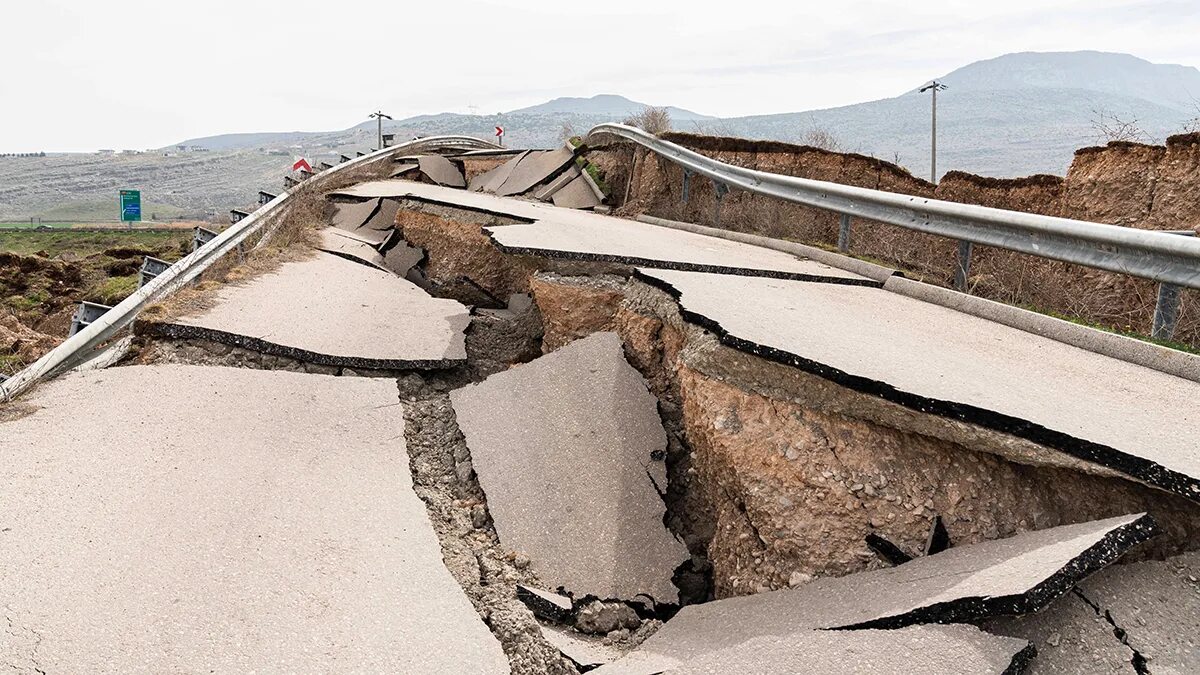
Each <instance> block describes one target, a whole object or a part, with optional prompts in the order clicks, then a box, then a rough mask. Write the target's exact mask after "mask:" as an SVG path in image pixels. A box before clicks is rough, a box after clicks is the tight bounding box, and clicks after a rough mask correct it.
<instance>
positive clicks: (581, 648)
mask: <svg viewBox="0 0 1200 675" xmlns="http://www.w3.org/2000/svg"><path fill="white" fill-rule="evenodd" d="M541 629H542V637H544V638H546V642H549V643H550V644H552V645H554V647H555V648H556V649H558V651H559V652H561V653H562V655H563V656H565V657H567V658H568V659H570V660H571V662H572V663H574V664H575V666H576V667H577V668H579V672H581V673H586V672H588V671H590V670H593V669H595V668H598V667H600V666H602V665H604V664H606V663H612V662H613V661H615V660H616V659H617V658H619V657H620V656H621V652H619V651H617V650H616V649H614V648H613V647H610V646H608V645H605V644H604V643H602V642H600V641H599V640H597V639H595V638H593V639H588V638H585V637H583V636H581V635H579V634H578V633H575V632H574V631H570V630H565V629H561V628H553V627H550V626H541Z"/></svg>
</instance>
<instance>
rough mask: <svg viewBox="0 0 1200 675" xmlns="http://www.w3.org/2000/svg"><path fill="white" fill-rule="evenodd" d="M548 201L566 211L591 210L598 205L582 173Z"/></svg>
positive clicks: (598, 202)
mask: <svg viewBox="0 0 1200 675" xmlns="http://www.w3.org/2000/svg"><path fill="white" fill-rule="evenodd" d="M550 199H551V200H552V201H553V202H554V205H555V206H559V207H562V208H567V209H592V208H595V207H597V206H599V205H600V200H599V199H597V198H596V194H595V193H594V192H592V188H591V186H589V185H588V183H587V181H586V180H585V179H584V177H583V174H582V173H581V174H580V175H578V176H576V177H575V179H574V180H572V181H571V182H570V183H567V184H566V185H564V186H563V187H562V189H560V190H558V191H556V192H555V193H554V194H553V195H552V196H551V197H550Z"/></svg>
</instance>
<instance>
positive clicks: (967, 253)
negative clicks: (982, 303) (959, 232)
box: [954, 239, 974, 293]
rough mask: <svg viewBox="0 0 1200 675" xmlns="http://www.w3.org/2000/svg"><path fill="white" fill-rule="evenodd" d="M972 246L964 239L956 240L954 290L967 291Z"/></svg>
mask: <svg viewBox="0 0 1200 675" xmlns="http://www.w3.org/2000/svg"><path fill="white" fill-rule="evenodd" d="M972 248H974V245H973V244H972V243H971V242H969V241H966V240H965V239H959V240H958V264H957V265H955V267H954V290H956V291H963V292H964V293H965V292H966V291H967V286H968V284H970V280H971V249H972Z"/></svg>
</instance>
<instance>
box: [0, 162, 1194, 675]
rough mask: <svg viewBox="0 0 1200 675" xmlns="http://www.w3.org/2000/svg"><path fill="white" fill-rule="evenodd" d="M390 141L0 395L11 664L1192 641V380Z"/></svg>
mask: <svg viewBox="0 0 1200 675" xmlns="http://www.w3.org/2000/svg"><path fill="white" fill-rule="evenodd" d="M383 175H385V176H390V177H391V179H389V180H375V181H368V182H364V183H360V184H358V185H354V186H351V187H348V188H342V189H339V190H336V191H334V192H332V193H331V194H329V195H328V196H327V206H328V208H327V211H326V217H327V220H326V223H327V224H328V225H330V227H328V228H325V229H322V230H320V231H319V232H318V233H317V237H316V241H315V243H314V245H313V250H312V251H310V252H308V253H306V254H305V255H302V256H298V257H297V259H289V260H288V261H287V262H282V263H280V264H279V265H277V266H276V267H275V268H274V269H271V270H270V271H267V272H265V273H261V274H259V275H258V276H256V277H253V278H250V279H248V280H245V281H242V282H240V283H237V284H230V285H226V286H222V287H220V288H218V289H217V290H216V291H215V292H214V293H211V294H210V295H209V296H208V297H206V298H205V299H204V300H203V301H202V302H198V303H194V304H190V305H188V304H184V305H183V306H181V307H175V308H173V309H171V310H170V311H168V312H166V313H165V314H164V313H157V314H154V315H153V316H154V317H155V318H153V319H147V320H144V321H139V324H138V326H137V327H136V333H137V336H138V339H137V341H136V342H135V350H134V353H132V354H131V355H130V356H129V357H128V358H127V359H126V360H125V361H124V362H122V363H121V364H118V365H117V366H115V367H110V368H107V369H104V370H92V371H89V372H77V373H70V374H68V375H65V376H63V377H61V378H59V379H58V380H57V381H54V382H52V383H49V384H47V385H45V386H43V387H41V388H40V389H38V390H36V391H35V392H34V393H33V394H32V395H30V396H28V397H26V398H24V399H22V400H20V401H17V402H16V403H14V404H10V406H9V409H8V410H4V409H0V420H7V421H3V422H0V439H2V440H0V445H2V447H3V450H4V452H3V455H2V459H0V479H2V480H3V481H4V482H5V484H6V486H9V487H7V488H6V489H5V490H4V491H0V514H2V515H0V518H3V522H0V530H2V532H0V543H2V544H3V546H4V551H5V556H4V558H3V559H0V595H2V597H3V599H4V602H3V607H4V611H5V621H6V629H5V631H4V633H3V637H2V638H0V659H3V663H5V664H7V665H11V666H12V667H13V668H14V669H16V670H18V671H28V672H39V671H45V672H54V671H104V670H109V671H137V670H144V669H146V668H147V667H148V665H147V664H150V665H149V667H150V669H153V670H198V669H201V668H208V669H210V670H216V671H228V670H239V671H244V670H260V671H279V670H321V671H325V670H333V669H337V670H348V671H385V670H386V671H394V672H447V673H449V672H470V673H475V672H480V673H482V672H508V671H511V672H517V673H543V672H554V673H570V672H584V671H589V670H595V672H598V673H645V674H650V673H712V672H755V673H792V672H829V673H837V672H845V673H862V672H926V673H959V672H994V673H1019V672H1026V671H1030V672H1045V673H1049V672H1054V673H1064V672H1065V673H1091V672H1130V673H1147V672H1196V671H1198V670H1200V654H1198V653H1197V644H1196V643H1197V635H1200V583H1198V582H1197V577H1196V575H1197V574H1198V573H1200V569H1198V565H1200V563H1198V560H1197V558H1196V555H1197V554H1196V553H1194V552H1192V551H1194V550H1195V549H1196V548H1197V537H1198V536H1200V456H1198V453H1197V442H1196V439H1195V438H1194V434H1188V433H1186V432H1185V431H1184V430H1186V429H1188V428H1190V427H1189V424H1190V425H1191V426H1194V422H1195V420H1196V418H1195V415H1196V413H1195V401H1197V400H1200V384H1198V383H1197V382H1194V381H1192V380H1188V379H1183V378H1180V377H1176V376H1173V375H1167V374H1165V373H1164V372H1160V371H1158V370H1154V369H1152V368H1148V367H1145V366H1140V365H1133V364H1131V363H1128V362H1125V361H1121V360H1118V359H1114V358H1110V357H1104V356H1098V355H1096V354H1094V353H1091V352H1088V351H1085V350H1082V349H1079V348H1077V347H1072V346H1069V345H1067V344H1064V343H1061V342H1056V341H1054V340H1052V339H1049V338H1047V337H1041V336H1036V335H1033V334H1030V333H1025V332H1022V331H1019V330H1016V329H1013V328H1007V327H1004V326H1001V325H998V324H995V323H991V322H988V321H985V320H983V319H980V318H977V317H975V316H972V315H970V314H968V313H964V312H962V311H957V310H955V309H950V308H947V307H943V306H940V305H935V304H930V303H927V302H922V301H919V300H916V299H913V298H911V297H907V296H902V295H899V294H897V293H894V292H892V291H890V290H888V288H887V287H886V286H885V285H884V284H883V282H882V281H880V279H882V278H886V272H885V273H884V274H883V275H882V276H879V275H875V276H871V277H866V276H861V275H860V274H858V273H856V272H855V271H850V270H858V271H860V272H861V271H862V270H863V269H864V268H863V265H862V264H861V263H857V262H855V263H853V264H850V263H848V264H846V265H845V267H846V268H847V269H843V268H842V267H839V266H837V264H836V258H831V257H828V256H824V257H823V258H822V259H823V260H824V261H825V262H817V261H815V260H811V259H806V258H800V257H797V256H795V255H791V254H788V253H783V252H780V251H776V250H771V249H766V248H760V247H756V246H751V245H748V244H745V243H739V242H735V241H730V240H726V239H721V238H715V237H710V236H705V235H702V234H698V233H696V232H691V231H685V230H683V229H676V228H672V227H664V226H657V225H650V224H645V223H639V222H633V221H629V220H624V219H620V218H614V217H610V216H607V215H604V214H603V213H600V212H598V210H602V202H603V201H604V195H603V193H602V192H601V191H600V189H599V188H598V187H597V186H596V184H595V183H594V182H593V181H592V180H591V178H590V175H589V173H588V172H587V171H586V170H585V167H583V166H582V164H581V159H580V156H579V152H578V151H576V150H574V149H572V148H568V147H564V148H559V149H554V150H547V151H509V150H492V151H474V152H466V153H459V154H451V155H448V156H442V155H421V156H411V157H400V158H398V159H396V160H395V161H394V162H393V164H392V166H390V167H388V169H387V171H386V172H385V173H384V174H383ZM831 260H832V261H833V262H834V263H835V264H832V265H831V264H827V263H829V262H830V261H831ZM1175 358H1178V357H1175ZM1191 358H1195V357H1191ZM135 363H136V364H139V365H132V364H135ZM283 371H293V372H283ZM354 376H366V377H354ZM1114 563H1116V564H1114ZM489 629H490V630H489Z"/></svg>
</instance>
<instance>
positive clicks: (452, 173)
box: [417, 155, 467, 188]
mask: <svg viewBox="0 0 1200 675" xmlns="http://www.w3.org/2000/svg"><path fill="white" fill-rule="evenodd" d="M417 162H418V166H420V168H421V173H423V174H425V175H426V176H429V179H430V180H432V181H433V182H435V183H437V184H438V185H445V186H447V187H455V188H465V187H466V186H467V181H466V179H464V178H463V175H462V171H459V170H458V167H457V166H454V163H453V162H451V161H450V160H448V159H446V158H445V157H442V156H441V155H421V156H420V157H419V158H417Z"/></svg>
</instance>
